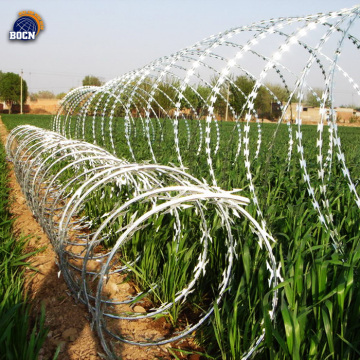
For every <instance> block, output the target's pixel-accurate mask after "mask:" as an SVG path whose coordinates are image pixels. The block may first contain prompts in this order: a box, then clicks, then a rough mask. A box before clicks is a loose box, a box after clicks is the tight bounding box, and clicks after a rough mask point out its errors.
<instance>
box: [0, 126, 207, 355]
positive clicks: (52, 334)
mask: <svg viewBox="0 0 360 360" xmlns="http://www.w3.org/2000/svg"><path fill="white" fill-rule="evenodd" d="M7 135H8V132H7V130H6V127H5V126H4V124H3V123H2V121H1V119H0V136H1V141H2V142H3V144H5V142H6V138H7ZM9 167H10V183H9V185H10V188H11V191H10V196H11V199H12V204H11V212H12V214H13V216H14V218H15V222H14V234H15V235H16V236H18V237H20V236H29V242H28V245H27V249H26V250H25V251H26V252H31V251H34V250H35V249H40V248H44V250H43V251H41V252H39V253H37V254H36V255H34V256H32V258H31V259H30V261H31V265H32V266H33V267H35V268H36V269H37V271H34V270H31V269H26V273H25V277H26V279H25V283H26V286H25V287H26V291H27V294H28V298H29V299H30V300H31V302H32V304H33V307H32V309H33V310H32V313H33V316H36V315H37V314H39V313H40V311H41V307H42V306H43V305H44V306H45V310H46V320H45V324H46V326H47V327H48V329H49V333H48V337H47V339H46V341H45V344H44V346H43V348H42V349H41V351H40V356H39V360H45V359H52V358H53V356H54V354H55V352H56V349H57V348H58V346H60V348H61V351H60V354H59V357H58V359H59V360H65V359H66V360H75V359H84V360H96V359H103V358H105V355H104V351H103V349H102V347H101V344H100V341H99V339H98V338H97V336H96V333H95V331H92V329H91V326H90V314H89V312H88V310H87V308H86V306H85V305H83V304H81V303H79V302H76V301H75V299H74V298H73V297H72V296H71V294H70V292H69V290H68V288H67V285H66V283H65V281H64V279H63V277H62V276H61V274H59V273H58V272H59V268H58V266H57V264H56V258H57V257H56V254H55V252H54V250H53V249H52V246H51V244H50V240H49V239H48V237H47V236H46V234H45V233H44V232H43V230H42V229H41V227H40V225H39V224H38V223H37V222H36V220H35V218H34V216H33V214H32V212H31V210H30V209H29V207H28V206H27V204H26V200H25V197H24V195H23V194H22V192H21V188H20V185H19V184H18V182H17V180H16V177H15V173H14V171H13V166H12V164H11V163H9ZM137 323H138V325H137ZM159 325H160V324H158V323H157V324H152V323H151V321H146V323H144V322H137V321H135V322H131V324H129V328H128V329H126V328H122V331H125V332H126V331H128V332H135V331H136V332H139V333H146V332H152V331H157V332H158V331H159ZM163 331H164V334H166V332H167V327H166V324H163ZM169 347H172V348H174V347H181V348H182V349H191V348H192V349H196V346H195V344H194V343H193V342H192V340H191V339H190V340H186V341H185V342H183V343H182V344H178V345H174V344H171V345H165V346H162V347H158V346H152V347H139V346H133V345H127V344H123V343H121V344H119V355H120V356H121V358H122V359H128V360H130V359H131V360H145V359H164V360H166V359H172V358H173V356H172V355H171V354H170V353H169V351H168V349H169ZM177 356H178V357H179V358H182V359H189V360H196V359H200V356H199V355H195V354H193V355H188V356H185V355H184V356H180V353H177Z"/></svg>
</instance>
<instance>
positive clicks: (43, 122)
mask: <svg viewBox="0 0 360 360" xmlns="http://www.w3.org/2000/svg"><path fill="white" fill-rule="evenodd" d="M52 118H53V115H33V114H22V115H20V114H2V115H1V120H2V121H3V123H4V124H5V126H6V128H7V129H8V130H9V131H10V130H12V129H14V128H15V127H16V126H19V125H33V126H37V127H40V128H43V129H49V130H51V121H52Z"/></svg>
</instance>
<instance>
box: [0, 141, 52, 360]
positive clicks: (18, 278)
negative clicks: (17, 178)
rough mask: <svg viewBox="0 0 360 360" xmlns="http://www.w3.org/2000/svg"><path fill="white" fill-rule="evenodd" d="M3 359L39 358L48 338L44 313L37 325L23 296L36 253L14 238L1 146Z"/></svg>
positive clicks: (0, 346)
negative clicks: (28, 251)
mask: <svg viewBox="0 0 360 360" xmlns="http://www.w3.org/2000/svg"><path fill="white" fill-rule="evenodd" d="M0 219H1V220H0V359H7V360H11V359H14V360H15V359H23V360H28V359H37V357H38V354H39V351H40V349H41V346H42V344H43V342H44V340H45V338H46V335H47V330H46V328H45V326H44V321H45V313H44V310H43V311H42V313H41V314H39V316H38V318H37V319H36V321H35V322H34V321H33V319H32V318H31V316H30V303H29V302H28V301H27V299H26V295H25V294H24V269H25V267H26V266H28V265H29V264H28V262H27V259H28V257H29V256H31V255H32V254H33V253H24V248H25V246H26V243H27V240H26V239H24V238H22V239H15V237H14V236H13V234H12V223H13V220H12V219H11V215H10V213H9V188H8V169H7V164H6V160H5V152H4V147H3V146H2V144H0Z"/></svg>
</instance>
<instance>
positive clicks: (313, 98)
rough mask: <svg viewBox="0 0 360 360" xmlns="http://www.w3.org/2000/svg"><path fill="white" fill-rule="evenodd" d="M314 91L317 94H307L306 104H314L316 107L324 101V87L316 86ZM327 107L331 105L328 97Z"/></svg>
mask: <svg viewBox="0 0 360 360" xmlns="http://www.w3.org/2000/svg"><path fill="white" fill-rule="evenodd" d="M313 92H314V93H315V94H316V95H315V94H313V93H312V92H310V91H309V92H308V94H307V96H306V105H308V106H314V107H320V105H321V103H322V94H323V92H324V90H323V89H321V88H314V89H313ZM318 98H319V99H320V101H319V100H318ZM325 106H326V107H329V106H330V101H329V100H328V99H327V100H326V104H325Z"/></svg>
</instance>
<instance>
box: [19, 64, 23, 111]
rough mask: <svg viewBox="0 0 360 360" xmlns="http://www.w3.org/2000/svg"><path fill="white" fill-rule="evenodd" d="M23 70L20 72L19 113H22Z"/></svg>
mask: <svg viewBox="0 0 360 360" xmlns="http://www.w3.org/2000/svg"><path fill="white" fill-rule="evenodd" d="M22 76H23V70H22V69H21V73H20V114H22V113H23V90H22V89H23V84H22Z"/></svg>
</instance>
